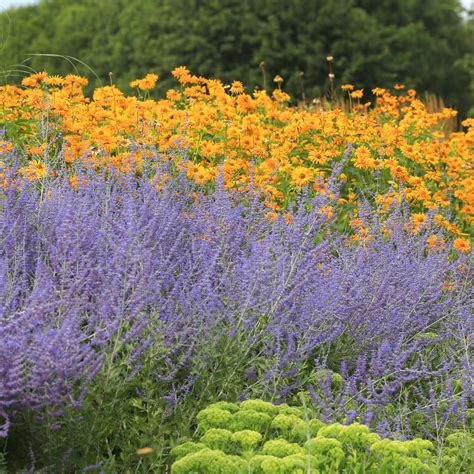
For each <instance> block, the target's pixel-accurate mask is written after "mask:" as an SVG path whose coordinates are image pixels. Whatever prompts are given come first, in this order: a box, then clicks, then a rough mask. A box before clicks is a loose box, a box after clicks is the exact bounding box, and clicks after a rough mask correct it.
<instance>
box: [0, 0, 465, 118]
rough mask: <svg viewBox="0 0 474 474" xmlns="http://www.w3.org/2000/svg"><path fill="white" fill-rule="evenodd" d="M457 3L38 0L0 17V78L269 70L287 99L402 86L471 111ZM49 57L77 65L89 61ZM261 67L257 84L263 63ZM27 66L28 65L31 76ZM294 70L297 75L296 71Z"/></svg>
mask: <svg viewBox="0 0 474 474" xmlns="http://www.w3.org/2000/svg"><path fill="white" fill-rule="evenodd" d="M461 12H462V7H461V4H460V2H459V0H404V1H398V0H310V1H308V0H204V1H203V0H42V1H40V2H39V3H38V4H35V5H31V6H27V7H22V8H15V9H10V10H7V11H4V12H3V13H2V14H0V27H1V38H0V45H1V50H0V67H1V71H2V75H1V81H3V83H5V82H14V81H19V80H21V77H23V76H24V75H26V74H28V72H29V71H31V70H34V71H41V70H47V71H48V72H49V73H50V74H67V73H71V72H76V73H80V74H83V75H86V76H88V77H89V79H90V80H91V84H90V86H89V87H90V89H89V92H90V91H91V90H92V88H93V87H96V86H99V85H105V84H107V83H108V81H109V72H113V80H114V83H115V84H116V85H117V86H118V87H120V88H122V89H124V90H127V88H128V83H129V82H130V81H131V80H132V79H135V78H137V77H142V76H143V75H144V74H146V73H148V72H155V73H158V74H160V76H161V80H160V85H159V87H158V88H157V91H156V94H158V95H159V94H160V93H161V94H162V93H163V92H164V91H165V90H166V89H168V88H170V87H172V86H174V85H175V80H174V79H173V78H172V77H171V75H170V73H169V72H170V71H171V70H172V69H173V68H175V67H177V66H180V65H186V66H188V67H189V68H190V69H191V71H192V72H193V73H196V74H200V75H204V76H207V77H215V78H219V79H222V80H223V81H225V82H231V81H233V80H242V81H243V82H244V84H245V85H246V86H247V88H248V89H250V90H252V89H253V88H254V87H260V88H264V87H265V88H267V89H271V88H273V87H274V86H275V84H273V82H272V79H273V77H274V75H276V74H279V75H281V76H282V77H283V78H284V80H285V82H284V84H283V88H284V89H285V91H287V92H289V93H290V94H291V95H292V97H293V98H295V99H296V100H298V99H301V98H302V96H303V91H304V94H305V96H306V97H307V98H308V99H313V98H315V97H321V96H323V95H324V94H325V93H326V92H327V91H328V89H329V84H328V81H329V79H328V72H329V70H328V62H327V61H326V57H327V56H328V55H332V56H333V57H334V61H333V63H332V67H333V72H334V74H335V81H336V84H337V85H341V84H344V83H351V84H354V85H355V86H357V87H365V89H366V90H369V89H371V88H373V87H390V86H392V85H393V84H394V83H396V82H402V83H404V84H406V85H407V86H408V87H412V88H415V89H416V90H417V91H418V92H419V93H430V94H435V95H437V96H439V97H442V98H443V100H444V102H445V103H446V105H448V106H451V107H454V108H456V109H458V110H459V111H460V114H461V116H466V115H468V114H472V113H473V112H474V108H473V105H474V104H473V96H474V54H473V45H474V35H473V15H472V12H470V14H468V15H467V16H466V15H462V14H461ZM35 54H52V55H62V56H71V57H74V58H78V59H79V60H80V61H82V62H83V63H85V64H87V65H88V66H90V68H92V69H93V71H94V72H95V73H96V75H97V76H94V74H92V72H91V71H90V70H88V69H87V67H85V66H84V65H83V64H81V63H79V62H77V61H75V60H71V61H72V63H73V64H74V66H75V67H76V68H77V70H75V69H74V67H73V65H72V64H71V63H70V62H68V60H66V59H64V58H62V57H55V56H35ZM262 62H264V65H265V66H264V69H265V75H266V80H264V77H263V72H262V68H261V67H260V65H261V63H262ZM30 68H31V69H30ZM301 72H302V73H303V75H302V74H301Z"/></svg>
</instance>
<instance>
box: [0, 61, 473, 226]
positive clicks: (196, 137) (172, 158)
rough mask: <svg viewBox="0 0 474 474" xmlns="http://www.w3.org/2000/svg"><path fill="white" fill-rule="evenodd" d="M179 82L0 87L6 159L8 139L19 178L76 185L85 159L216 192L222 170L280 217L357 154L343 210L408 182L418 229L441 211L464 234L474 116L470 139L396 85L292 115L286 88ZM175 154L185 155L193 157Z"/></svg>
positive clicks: (79, 81) (179, 73)
mask: <svg viewBox="0 0 474 474" xmlns="http://www.w3.org/2000/svg"><path fill="white" fill-rule="evenodd" d="M173 75H174V76H175V77H176V79H177V80H178V81H179V83H180V87H179V88H177V89H171V90H169V91H168V92H167V94H166V98H164V99H161V100H152V99H150V98H149V97H148V95H147V94H148V91H149V89H151V88H153V87H154V85H155V83H156V81H157V80H158V76H157V75H156V74H148V75H147V76H146V77H145V78H144V79H140V80H136V81H133V82H132V83H131V85H132V87H136V88H137V90H138V91H139V95H138V97H136V96H129V97H127V96H125V95H124V94H123V93H122V92H121V91H120V90H118V89H117V88H116V87H115V86H113V85H112V86H107V87H102V88H98V89H96V90H95V91H94V93H93V96H92V98H88V97H85V96H84V95H83V92H82V88H83V87H84V86H85V85H86V84H87V79H85V78H83V77H79V76H75V75H68V76H66V77H58V76H49V75H48V74H46V73H37V74H34V75H32V76H30V77H27V78H24V79H23V83H22V84H23V86H24V87H23V88H20V87H16V86H11V85H7V86H3V87H0V103H1V104H2V109H1V122H0V124H1V125H2V126H3V127H5V129H6V132H7V133H6V137H4V138H5V140H3V141H0V152H1V149H2V147H3V148H5V150H7V148H8V147H11V146H12V143H11V140H13V144H15V145H16V146H18V147H20V148H21V149H22V150H23V151H24V163H23V166H22V168H21V169H20V173H21V175H23V176H26V177H28V178H29V179H39V178H42V177H44V176H45V175H47V174H54V173H55V171H56V170H57V169H58V167H59V168H63V167H64V166H65V167H67V168H68V169H69V170H70V173H71V175H72V179H73V181H74V180H75V179H76V176H75V175H76V166H77V164H78V163H82V164H84V163H86V164H87V165H88V166H93V167H95V168H105V169H119V170H121V171H123V172H127V171H129V170H130V169H132V168H133V169H135V171H136V172H137V173H138V174H141V173H143V172H149V171H150V170H151V171H153V170H154V169H155V167H156V166H157V165H158V167H159V168H161V165H162V163H163V162H171V163H173V166H172V167H171V168H170V170H169V173H168V174H166V175H163V174H162V175H161V176H160V181H163V180H166V179H168V178H169V174H171V175H172V174H173V173H174V172H175V171H176V169H183V168H184V169H185V170H186V172H187V174H188V176H189V177H190V178H192V179H193V180H195V181H196V182H197V183H199V184H201V185H204V186H211V185H212V183H214V182H215V180H216V179H217V176H218V175H219V169H220V168H221V169H222V170H223V175H224V183H225V186H226V187H228V188H231V189H247V188H248V186H249V183H250V182H251V181H253V183H254V186H255V188H256V189H258V191H259V192H260V193H261V194H262V195H263V196H264V197H265V200H266V205H267V207H268V209H269V212H272V213H273V212H275V211H277V210H279V209H282V208H283V209H286V208H287V207H288V203H289V202H290V201H291V200H293V199H294V197H295V196H296V195H297V194H299V192H300V191H301V189H302V188H303V187H305V186H307V185H309V186H310V187H311V188H312V190H313V192H314V193H321V192H325V191H326V187H327V180H328V178H329V176H330V175H331V168H332V166H331V164H332V162H333V161H334V160H335V159H339V158H340V157H341V156H342V155H343V153H344V152H345V151H346V150H347V149H348V147H352V148H351V149H350V151H349V152H348V154H347V159H346V161H345V165H344V170H343V173H342V174H341V176H340V179H341V182H342V187H341V196H340V200H339V202H338V203H337V205H338V208H340V209H341V213H342V214H344V215H347V214H348V213H350V212H354V209H355V208H356V207H357V203H358V201H359V200H360V198H361V196H367V195H375V197H376V199H377V200H378V201H379V202H380V204H383V207H384V208H385V207H386V206H387V205H389V204H390V203H391V202H393V201H394V200H397V199H399V197H400V190H399V187H400V186H402V188H403V189H404V191H403V192H404V194H405V196H406V198H407V199H408V201H409V202H410V204H411V206H412V207H413V209H415V210H416V212H417V220H418V222H419V221H420V220H421V221H423V219H424V218H426V212H427V211H428V210H430V209H436V214H437V215H438V219H439V220H440V222H441V223H442V224H443V225H444V226H445V227H446V228H447V229H448V230H450V231H452V232H454V233H461V232H465V231H466V230H468V229H469V224H470V223H472V215H473V205H474V201H473V193H474V191H473V175H472V146H473V137H474V132H473V130H474V127H473V124H474V121H473V120H472V119H468V120H466V121H464V122H463V124H464V126H465V127H466V129H467V131H466V132H456V133H451V134H446V133H445V132H444V131H443V130H444V129H443V127H444V125H445V123H446V121H448V120H449V119H451V118H452V117H453V116H455V115H456V112H455V111H453V110H451V109H444V110H442V111H441V112H436V113H432V112H429V111H427V109H426V107H425V106H424V104H423V103H422V101H420V100H419V99H418V98H417V97H416V92H415V91H413V90H408V91H407V92H406V94H403V86H401V85H397V88H396V91H395V93H391V92H389V91H388V90H385V89H380V88H378V89H374V90H373V93H374V94H375V97H376V104H374V105H375V107H373V108H370V107H368V106H369V105H370V104H369V103H367V102H365V103H364V102H363V101H362V100H363V91H362V90H352V89H353V88H352V86H351V85H345V86H343V89H344V90H345V91H346V93H347V94H348V100H349V109H348V110H342V109H340V108H338V107H335V108H332V109H329V110H323V109H320V108H318V107H317V106H313V107H309V108H308V107H298V108H294V107H290V106H288V105H287V101H288V99H289V96H288V95H287V94H285V93H284V92H283V91H282V90H280V89H279V88H278V89H276V90H275V91H274V92H273V94H272V96H269V95H267V93H266V92H264V91H255V92H254V93H253V94H248V93H246V92H245V88H244V86H243V85H242V84H241V83H240V82H238V81H236V82H234V83H233V84H232V85H231V86H225V85H224V84H222V83H221V82H220V81H218V80H214V79H206V78H203V77H197V76H194V75H192V74H191V73H190V72H189V71H188V70H187V69H186V68H184V67H179V68H176V69H175V70H174V71H173ZM9 140H10V141H9ZM177 150H185V151H186V160H183V157H182V154H180V153H178V154H177V153H176V151H177ZM157 151H159V152H160V154H157V153H156V152H157ZM452 218H454V219H452ZM415 228H416V227H415Z"/></svg>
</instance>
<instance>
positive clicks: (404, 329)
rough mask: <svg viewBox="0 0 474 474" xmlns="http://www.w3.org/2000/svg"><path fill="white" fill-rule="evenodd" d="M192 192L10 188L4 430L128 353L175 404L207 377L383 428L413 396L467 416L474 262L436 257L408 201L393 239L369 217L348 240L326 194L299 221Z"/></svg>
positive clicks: (2, 306)
mask: <svg viewBox="0 0 474 474" xmlns="http://www.w3.org/2000/svg"><path fill="white" fill-rule="evenodd" d="M189 196H190V193H189V188H188V185H187V184H186V183H185V182H184V181H180V182H179V185H177V184H176V183H169V184H168V185H167V186H166V187H165V189H161V190H157V189H155V188H154V187H153V186H152V185H150V184H149V183H147V182H146V181H145V180H143V181H141V180H137V179H132V178H130V179H125V180H123V181H117V180H107V179H102V178H97V177H94V176H87V184H81V185H80V186H79V189H78V190H75V189H73V188H71V187H70V185H69V184H68V183H67V180H62V179H60V178H58V179H57V180H56V181H53V182H50V183H44V184H43V187H42V188H41V189H38V187H37V186H36V185H35V184H31V185H27V186H24V187H22V188H21V189H10V190H8V191H7V192H6V193H5V195H4V196H3V198H2V201H1V203H0V206H1V207H0V226H1V244H0V426H1V431H0V435H1V436H6V435H7V434H8V429H9V424H10V422H11V421H14V419H15V416H18V415H19V414H21V413H22V412H23V411H32V412H35V413H40V414H41V413H44V412H48V411H49V412H51V411H53V412H54V411H56V410H59V412H60V410H61V407H64V406H65V405H70V404H73V405H74V404H77V405H80V403H81V400H83V398H84V397H85V396H86V395H87V388H88V386H89V385H90V383H91V381H92V380H93V379H94V377H95V375H96V374H97V373H98V371H100V370H101V369H102V368H103V364H104V360H105V358H106V357H109V358H111V359H110V360H112V361H113V358H114V357H116V356H117V355H118V354H119V353H120V351H121V349H122V348H124V347H127V348H128V349H130V348H131V349H130V355H129V357H130V363H131V364H133V367H134V374H138V373H140V370H141V366H142V363H143V361H144V360H145V359H147V360H148V359H149V358H150V357H155V358H156V359H157V360H156V367H157V369H156V372H155V377H156V383H157V386H159V387H160V390H161V392H160V393H161V396H162V398H163V399H164V400H166V401H167V403H168V407H169V408H170V409H173V408H174V407H175V406H176V405H178V404H179V403H181V401H182V400H183V399H185V398H186V397H187V396H188V394H189V393H190V391H191V390H195V392H196V391H198V390H199V387H201V386H205V385H206V383H205V382H207V381H206V380H203V379H207V378H212V377H215V378H217V382H218V383H220V384H221V385H222V387H223V390H225V387H226V386H227V385H233V386H238V388H239V390H240V391H241V392H242V394H243V395H244V396H245V395H248V396H254V395H258V396H266V397H267V398H271V399H273V400H280V401H284V400H289V399H290V398H291V397H293V396H295V394H296V393H298V392H301V391H306V390H307V391H309V393H310V394H311V399H312V400H313V402H314V403H317V404H318V405H319V406H320V408H321V410H322V413H323V414H325V415H326V416H327V417H328V418H331V417H335V416H336V415H341V414H345V415H348V417H349V419H355V418H356V417H359V418H360V417H362V418H363V420H364V421H365V422H367V423H370V422H372V421H373V420H375V421H376V422H377V424H378V426H379V428H384V429H386V430H387V431H390V430H396V429H397V427H396V426H393V423H395V424H396V422H397V421H394V422H393V423H388V422H387V420H385V419H383V417H382V418H381V415H380V414H382V413H386V410H387V408H388V407H391V406H392V405H393V403H394V402H395V401H396V400H397V399H400V397H401V396H404V394H406V393H408V392H409V393H410V396H411V397H414V398H412V399H413V400H415V401H414V402H413V403H412V406H411V407H410V406H409V407H408V408H407V410H414V411H416V410H418V409H420V410H421V409H422V408H423V409H425V408H426V409H427V410H430V409H433V407H434V406H435V405H436V404H439V403H441V401H443V403H444V401H445V400H448V403H444V405H443V406H444V407H445V408H444V409H443V410H444V412H443V413H444V415H445V416H446V417H450V416H451V417H453V416H457V417H460V419H463V417H464V416H465V412H466V408H467V405H468V397H470V396H471V393H470V387H471V386H472V381H470V379H469V374H470V369H471V367H470V365H469V354H468V347H469V344H468V342H467V340H466V334H470V333H471V331H470V330H471V329H472V316H471V314H470V311H469V310H470V304H471V303H472V300H471V295H472V293H471V291H472V288H471V286H470V285H471V283H472V281H471V279H472V270H471V267H470V257H469V256H467V257H466V256H465V257H457V256H454V255H450V249H449V246H447V247H446V248H445V249H438V250H436V251H430V252H427V249H426V243H425V240H426V236H427V234H426V233H423V232H422V233H421V234H419V235H413V234H410V233H407V232H406V230H405V227H404V225H405V223H406V222H407V219H408V218H409V216H407V215H406V211H404V210H403V209H398V210H395V211H394V213H393V214H392V216H391V217H390V218H389V219H388V221H387V222H386V223H385V225H386V227H390V230H391V232H390V233H389V234H387V233H384V232H382V231H381V224H380V223H378V222H377V221H376V220H372V221H371V223H370V225H371V227H372V228H373V229H374V231H373V239H372V240H368V241H367V242H365V243H364V244H363V245H355V244H350V243H348V239H347V236H341V235H338V234H337V233H335V232H334V231H333V230H332V227H331V225H330V224H331V223H330V219H328V217H327V215H326V214H325V213H324V212H321V209H323V207H324V206H327V205H328V201H327V199H328V198H325V197H324V196H320V197H318V198H316V199H314V200H313V201H312V202H310V203H309V199H308V198H307V197H305V196H302V197H301V201H300V202H299V203H298V204H299V205H298V209H296V210H295V213H294V216H293V219H292V222H291V224H288V223H287V222H286V220H285V219H284V218H283V217H279V218H278V219H277V220H276V221H275V222H271V221H270V220H269V219H268V218H267V217H266V215H265V214H266V209H265V208H264V206H263V205H262V204H261V203H260V202H259V200H258V199H257V198H255V197H252V195H251V194H249V196H246V198H245V199H243V198H242V195H239V197H237V196H234V195H233V194H232V193H231V192H230V191H227V190H225V189H223V187H222V186H218V188H217V189H216V190H215V191H213V192H210V193H208V194H207V195H205V194H201V195H199V196H198V198H197V199H196V198H193V199H191V198H190V197H189ZM335 199H337V196H336V198H335ZM308 203H309V204H311V205H310V206H308V205H307V204H308ZM379 227H380V228H379ZM428 231H429V230H428V229H427V230H426V232H428ZM430 232H431V231H430ZM157 347H159V350H156V349H157ZM152 348H154V349H155V350H151V349H152ZM150 354H153V355H152V356H151V355H150ZM229 354H232V357H233V358H234V359H235V362H232V363H230V362H226V361H225V360H224V359H225V357H227V355H229ZM229 360H230V359H229ZM226 364H231V365H230V366H229V365H226ZM232 364H234V365H232ZM223 366H224V367H225V370H223V371H222V370H221V369H222V367H223ZM333 373H337V374H340V376H342V382H341V383H340V384H338V385H337V387H335V384H334V383H333V381H332V375H331V374H333ZM222 374H224V375H222ZM321 374H326V375H323V376H322V375H321ZM219 377H221V379H219ZM200 384H201V385H200ZM456 387H457V388H456ZM459 387H461V389H459ZM194 396H196V393H195V394H194ZM425 402H426V406H425V405H424V403H425ZM384 410H385V411H384ZM398 421H399V418H398ZM387 423H388V424H387ZM389 425H390V426H389Z"/></svg>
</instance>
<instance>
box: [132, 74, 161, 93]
mask: <svg viewBox="0 0 474 474" xmlns="http://www.w3.org/2000/svg"><path fill="white" fill-rule="evenodd" d="M158 79H159V76H158V75H157V74H147V75H146V76H145V77H144V78H143V79H136V80H135V81H132V82H131V83H130V87H133V88H138V89H140V90H142V91H148V90H151V89H153V88H154V87H155V86H156V82H157V81H158Z"/></svg>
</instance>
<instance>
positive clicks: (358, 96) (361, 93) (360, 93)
mask: <svg viewBox="0 0 474 474" xmlns="http://www.w3.org/2000/svg"><path fill="white" fill-rule="evenodd" d="M351 97H352V98H353V99H362V97H364V89H358V90H356V91H354V92H351Z"/></svg>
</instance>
